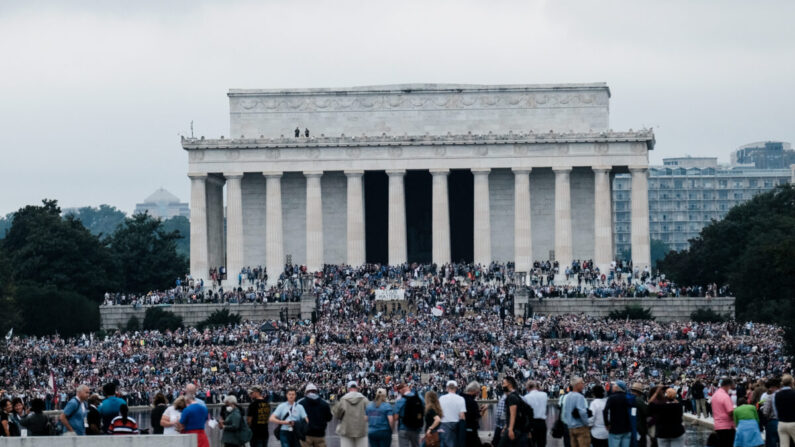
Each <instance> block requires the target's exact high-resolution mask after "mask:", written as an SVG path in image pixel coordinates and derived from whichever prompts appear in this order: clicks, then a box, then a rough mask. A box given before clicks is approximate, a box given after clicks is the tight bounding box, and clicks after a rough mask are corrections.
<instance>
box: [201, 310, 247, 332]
mask: <svg viewBox="0 0 795 447" xmlns="http://www.w3.org/2000/svg"><path fill="white" fill-rule="evenodd" d="M230 324H240V314H234V313H231V312H229V309H221V310H216V311H214V312H213V313H211V314H210V316H209V317H207V318H205V319H204V320H202V321H200V322H199V324H198V325H196V328H197V329H199V330H200V331H203V330H204V329H205V328H214V327H223V326H229V325H230Z"/></svg>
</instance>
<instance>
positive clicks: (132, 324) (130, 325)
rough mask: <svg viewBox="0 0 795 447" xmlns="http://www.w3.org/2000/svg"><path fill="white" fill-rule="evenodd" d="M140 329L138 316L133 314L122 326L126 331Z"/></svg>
mask: <svg viewBox="0 0 795 447" xmlns="http://www.w3.org/2000/svg"><path fill="white" fill-rule="evenodd" d="M140 329H141V321H140V320H138V317H136V316H135V315H133V316H132V317H130V319H129V320H127V325H126V326H125V327H124V330H125V331H127V332H135V331H138V330H140Z"/></svg>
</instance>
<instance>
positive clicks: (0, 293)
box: [0, 250, 22, 336]
mask: <svg viewBox="0 0 795 447" xmlns="http://www.w3.org/2000/svg"><path fill="white" fill-rule="evenodd" d="M11 276H12V272H11V266H10V265H9V264H8V259H6V256H5V253H4V252H3V251H2V250H0V309H2V318H0V336H3V335H5V334H7V333H8V331H9V330H10V329H12V328H19V327H20V323H21V321H22V320H21V315H20V313H19V306H18V305H17V302H16V288H15V287H14V284H13V283H12V280H11Z"/></svg>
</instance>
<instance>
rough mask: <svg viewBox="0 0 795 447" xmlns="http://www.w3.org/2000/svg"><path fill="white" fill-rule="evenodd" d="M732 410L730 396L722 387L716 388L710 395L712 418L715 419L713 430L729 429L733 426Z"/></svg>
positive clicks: (732, 405)
mask: <svg viewBox="0 0 795 447" xmlns="http://www.w3.org/2000/svg"><path fill="white" fill-rule="evenodd" d="M733 410H734V404H732V398H731V397H730V396H729V393H727V392H726V390H724V389H723V388H718V389H717V391H715V394H713V395H712V419H713V420H714V421H715V430H731V429H732V428H734V418H732V415H731V412H732V411H733Z"/></svg>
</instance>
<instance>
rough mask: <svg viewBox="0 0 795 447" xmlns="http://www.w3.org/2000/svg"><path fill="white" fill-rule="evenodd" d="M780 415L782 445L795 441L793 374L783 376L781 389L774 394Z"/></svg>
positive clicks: (779, 424)
mask: <svg viewBox="0 0 795 447" xmlns="http://www.w3.org/2000/svg"><path fill="white" fill-rule="evenodd" d="M773 399H774V405H775V407H776V414H777V415H778V437H779V441H780V442H781V445H782V446H787V445H790V444H791V443H792V442H795V390H793V389H792V376H791V375H789V374H785V375H784V376H783V377H781V389H780V390H779V391H778V392H777V393H776V394H774V395H773Z"/></svg>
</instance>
